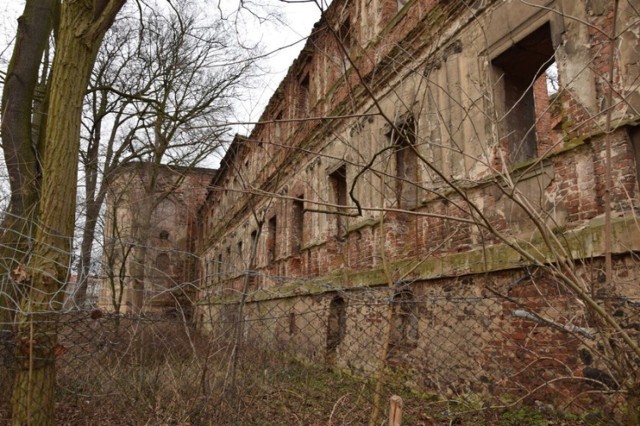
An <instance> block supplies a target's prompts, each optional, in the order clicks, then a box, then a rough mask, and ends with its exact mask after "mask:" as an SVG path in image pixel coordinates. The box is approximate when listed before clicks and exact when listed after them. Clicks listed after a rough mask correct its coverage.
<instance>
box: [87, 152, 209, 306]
mask: <svg viewBox="0 0 640 426" xmlns="http://www.w3.org/2000/svg"><path fill="white" fill-rule="evenodd" d="M214 174H215V170H211V169H205V168H180V167H171V166H163V165H153V164H149V163H136V164H131V165H127V166H125V167H123V168H122V169H121V170H120V171H119V172H118V174H117V177H116V178H115V179H114V180H113V182H112V183H111V184H110V186H109V193H108V196H107V199H106V215H105V228H104V254H103V263H102V265H103V268H102V279H101V286H100V295H99V298H98V306H99V307H100V308H101V309H105V310H107V311H114V310H116V311H118V312H144V313H160V314H177V313H180V314H186V315H190V313H191V306H192V304H193V297H194V294H195V284H194V279H196V278H194V277H197V274H196V273H195V272H194V271H195V268H196V265H197V261H196V260H195V259H194V258H193V255H192V252H193V247H192V241H193V235H191V232H192V231H193V230H192V228H191V226H192V224H193V223H194V222H195V217H196V212H197V209H198V206H199V205H200V204H202V202H203V201H204V198H205V196H206V192H207V188H208V186H209V184H210V182H211V179H212V177H213V176H214ZM140 266H142V268H141V267H140ZM136 283H139V287H138V289H136V287H135V285H136ZM136 295H138V296H139V298H138V300H137V301H136V299H135V298H136ZM136 303H137V305H138V306H135V305H136Z"/></svg>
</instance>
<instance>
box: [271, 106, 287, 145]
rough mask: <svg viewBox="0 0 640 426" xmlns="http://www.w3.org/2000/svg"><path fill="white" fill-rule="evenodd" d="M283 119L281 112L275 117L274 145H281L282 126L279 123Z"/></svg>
mask: <svg viewBox="0 0 640 426" xmlns="http://www.w3.org/2000/svg"><path fill="white" fill-rule="evenodd" d="M283 118H284V113H283V112H282V111H280V112H279V113H278V114H277V115H276V120H275V123H274V124H273V125H274V132H273V134H274V142H275V143H276V144H279V143H281V139H282V125H283V123H282V122H281V121H282V119H283Z"/></svg>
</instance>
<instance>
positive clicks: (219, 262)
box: [216, 253, 222, 282]
mask: <svg viewBox="0 0 640 426" xmlns="http://www.w3.org/2000/svg"><path fill="white" fill-rule="evenodd" d="M217 266H218V267H217V268H216V269H217V273H218V282H220V280H221V279H222V253H220V254H218V265H217Z"/></svg>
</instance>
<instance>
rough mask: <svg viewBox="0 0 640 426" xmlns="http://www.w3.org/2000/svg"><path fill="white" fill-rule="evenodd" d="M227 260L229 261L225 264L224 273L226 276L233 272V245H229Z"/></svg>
mask: <svg viewBox="0 0 640 426" xmlns="http://www.w3.org/2000/svg"><path fill="white" fill-rule="evenodd" d="M226 260H227V263H226V264H225V265H224V266H225V268H224V274H225V276H229V274H230V273H231V267H232V266H231V262H232V260H231V247H227V255H226Z"/></svg>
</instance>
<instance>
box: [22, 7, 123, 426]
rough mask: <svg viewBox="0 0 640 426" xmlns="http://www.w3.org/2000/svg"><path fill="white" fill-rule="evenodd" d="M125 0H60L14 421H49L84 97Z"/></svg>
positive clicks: (52, 405) (27, 422)
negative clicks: (99, 3)
mask: <svg viewBox="0 0 640 426" xmlns="http://www.w3.org/2000/svg"><path fill="white" fill-rule="evenodd" d="M123 4H124V0H111V1H109V2H108V4H107V5H106V8H105V9H104V10H103V11H102V14H101V15H100V16H98V17H96V16H95V15H94V10H93V2H92V1H90V0H83V1H66V2H64V3H63V5H62V10H61V17H60V26H59V30H58V34H59V37H58V40H57V44H56V52H55V57H54V61H53V72H52V76H51V79H52V80H51V88H50V93H49V95H50V97H49V99H50V102H49V107H48V109H47V115H48V120H47V125H46V130H45V136H44V137H45V153H44V162H43V179H42V190H41V194H40V203H39V207H40V209H39V219H40V223H39V225H40V226H39V227H38V230H37V232H36V238H35V243H34V249H33V254H32V256H31V258H30V261H29V263H28V267H27V275H26V277H25V280H26V281H27V284H29V290H28V295H27V297H26V298H25V299H24V300H23V301H22V303H21V309H20V313H19V315H18V318H17V321H18V324H17V327H18V330H17V342H16V362H17V372H16V378H15V384H14V389H13V396H12V424H13V425H27V424H28V425H52V424H53V423H54V399H53V395H54V394H53V390H54V386H55V355H56V354H55V353H56V345H57V321H58V318H57V315H56V311H57V310H59V309H60V308H61V306H62V302H63V297H64V284H65V281H66V279H67V274H68V270H69V262H70V260H71V241H72V237H73V225H74V218H75V197H76V189H77V184H76V182H77V165H78V150H79V145H80V118H81V109H82V99H83V96H84V93H85V90H86V87H87V85H88V81H89V76H90V72H91V69H92V67H93V63H94V61H95V57H96V54H97V51H98V48H99V46H100V44H101V41H102V37H103V36H104V33H105V32H106V30H107V29H108V28H109V26H110V25H111V23H112V22H113V18H114V17H115V15H116V14H117V13H118V11H119V10H120V8H121V7H122V5H123Z"/></svg>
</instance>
